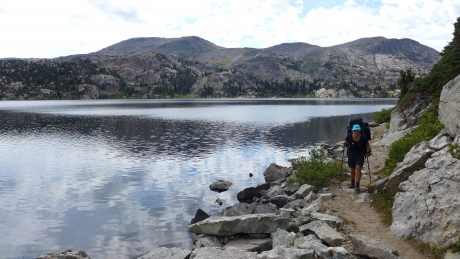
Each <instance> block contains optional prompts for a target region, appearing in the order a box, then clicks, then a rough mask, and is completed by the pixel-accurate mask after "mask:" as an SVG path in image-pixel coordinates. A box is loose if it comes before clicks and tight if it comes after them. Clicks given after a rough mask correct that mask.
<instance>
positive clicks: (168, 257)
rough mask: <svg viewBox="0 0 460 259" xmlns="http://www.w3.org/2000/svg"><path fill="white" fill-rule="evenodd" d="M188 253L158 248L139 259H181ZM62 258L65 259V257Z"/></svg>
mask: <svg viewBox="0 0 460 259" xmlns="http://www.w3.org/2000/svg"><path fill="white" fill-rule="evenodd" d="M190 253H191V251H190V250H187V249H180V248H175V247H174V248H166V247H160V248H157V249H154V250H152V251H150V252H148V253H147V254H145V255H143V256H141V257H139V259H160V258H165V259H183V258H186V257H187V256H188V255H189V254H190ZM64 258H65V259H67V257H64ZM69 259H70V258H69Z"/></svg>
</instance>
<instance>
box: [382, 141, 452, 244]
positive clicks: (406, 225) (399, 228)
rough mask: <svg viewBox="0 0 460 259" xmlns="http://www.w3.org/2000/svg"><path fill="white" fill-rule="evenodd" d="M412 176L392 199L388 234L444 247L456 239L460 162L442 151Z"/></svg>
mask: <svg viewBox="0 0 460 259" xmlns="http://www.w3.org/2000/svg"><path fill="white" fill-rule="evenodd" d="M425 166H426V168H424V169H422V170H420V171H417V172H414V174H412V175H411V176H410V177H409V179H408V180H407V181H405V182H403V183H401V185H400V186H399V187H400V189H401V191H402V192H400V193H397V194H396V196H395V201H394V203H393V209H392V216H393V223H392V225H391V227H390V229H391V232H392V233H393V234H395V235H396V236H398V237H404V238H407V237H410V236H414V237H415V238H417V239H418V240H419V241H422V242H423V243H431V244H436V245H438V246H441V247H448V246H450V245H452V244H453V243H455V242H456V241H457V239H458V237H459V236H460V161H459V160H457V159H455V158H452V156H451V155H450V153H449V148H448V147H446V148H444V149H442V150H440V151H438V152H436V153H434V154H433V155H432V157H431V158H430V159H428V160H427V161H426V163H425Z"/></svg>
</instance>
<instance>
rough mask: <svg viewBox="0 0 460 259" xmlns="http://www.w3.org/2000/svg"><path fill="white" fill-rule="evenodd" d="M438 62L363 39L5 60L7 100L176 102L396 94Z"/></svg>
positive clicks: (408, 44) (131, 45)
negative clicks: (409, 75) (407, 76)
mask: <svg viewBox="0 0 460 259" xmlns="http://www.w3.org/2000/svg"><path fill="white" fill-rule="evenodd" d="M438 59H439V53H438V52H437V51H435V50H434V49H431V48H429V47H426V46H424V45H421V44H420V43H418V42H416V41H413V40H410V39H386V38H383V37H375V38H364V39H359V40H356V41H353V42H349V43H345V44H341V45H337V46H332V47H320V46H316V45H310V44H307V43H283V44H280V45H276V46H272V47H269V48H265V49H254V48H224V47H220V46H217V45H215V44H213V43H211V42H209V41H206V40H204V39H201V38H199V37H182V38H134V39H129V40H126V41H122V42H120V43H117V44H114V45H112V46H109V47H107V48H104V49H102V50H100V51H97V52H94V53H90V54H86V55H73V56H67V57H60V58H55V59H1V60H0V98H2V99H82V98H125V97H126V98H155V97H172V96H184V95H185V96H201V97H219V96H228V97H232V96H233V97H234V96H318V97H337V96H363V97H372V96H377V97H386V96H396V95H397V94H398V91H397V89H396V83H397V80H398V78H399V71H400V70H405V69H411V70H412V71H414V72H415V73H416V74H418V75H424V74H426V73H427V72H428V71H429V70H430V68H431V66H432V65H433V64H434V63H436V62H437V61H438Z"/></svg>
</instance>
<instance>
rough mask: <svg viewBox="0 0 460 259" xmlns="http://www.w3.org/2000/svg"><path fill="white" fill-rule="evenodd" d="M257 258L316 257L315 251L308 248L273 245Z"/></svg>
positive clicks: (309, 258) (314, 258) (306, 258)
mask: <svg viewBox="0 0 460 259" xmlns="http://www.w3.org/2000/svg"><path fill="white" fill-rule="evenodd" d="M257 258H258V259H279V258H302V259H316V256H315V252H314V251H313V250H308V249H298V248H293V247H281V246H279V247H275V248H273V249H272V250H270V251H265V252H262V253H260V254H259V255H257Z"/></svg>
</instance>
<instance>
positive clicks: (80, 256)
mask: <svg viewBox="0 0 460 259" xmlns="http://www.w3.org/2000/svg"><path fill="white" fill-rule="evenodd" d="M35 258H36V259H61V258H65V259H90V258H91V257H89V256H88V254H86V252H85V251H83V250H78V251H72V250H70V249H69V250H64V251H57V252H51V253H48V254H46V255H39V256H37V257H35Z"/></svg>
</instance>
